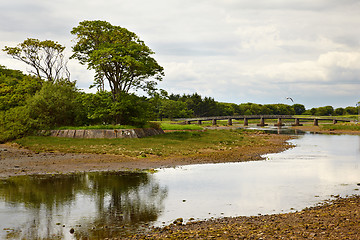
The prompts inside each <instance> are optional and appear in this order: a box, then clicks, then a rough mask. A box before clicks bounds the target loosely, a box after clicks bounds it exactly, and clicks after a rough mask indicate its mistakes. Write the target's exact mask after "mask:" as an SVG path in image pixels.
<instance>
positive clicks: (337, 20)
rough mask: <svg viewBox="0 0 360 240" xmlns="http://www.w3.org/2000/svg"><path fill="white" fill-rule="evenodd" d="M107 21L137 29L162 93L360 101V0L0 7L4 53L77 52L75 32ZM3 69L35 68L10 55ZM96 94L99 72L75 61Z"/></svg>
mask: <svg viewBox="0 0 360 240" xmlns="http://www.w3.org/2000/svg"><path fill="white" fill-rule="evenodd" d="M83 20H105V21H108V22H110V23H111V24H112V25H118V26H121V27H125V28H127V29H128V30H130V31H132V32H135V33H136V34H137V35H138V36H139V37H140V39H142V40H143V41H144V42H145V44H146V45H147V46H149V47H150V48H151V49H152V50H153V51H155V55H154V57H155V59H156V60H157V61H158V63H159V64H160V65H161V66H163V67H164V69H165V77H164V79H163V81H162V82H161V83H160V84H159V87H161V88H163V89H165V90H167V91H168V92H169V93H179V94H183V93H186V94H191V93H195V92H197V93H199V94H200V95H202V96H209V97H213V98H214V99H215V100H217V101H221V102H232V103H237V104H238V103H246V102H254V103H261V104H269V103H286V104H292V102H290V100H287V99H286V97H291V98H293V99H294V101H295V103H300V104H304V105H305V106H306V108H311V107H319V106H325V105H331V106H334V107H346V106H355V104H356V103H357V102H358V101H360V31H359V24H360V1H359V0H256V1H254V0H206V1H205V0H196V1H194V0H152V1H149V0H104V1H99V0H96V1H95V0H86V1H85V0H76V1H75V0H62V1H61V0H51V1H46V0H31V1H29V0H12V1H2V3H1V14H0V36H1V38H0V48H1V49H3V48H4V46H10V47H14V46H16V45H17V44H19V43H21V42H23V41H24V40H25V39H26V38H37V39H39V40H46V39H50V40H54V41H57V42H59V43H60V44H62V45H65V46H66V48H67V50H66V51H67V52H66V55H67V56H68V57H69V56H70V55H71V47H72V46H73V45H74V43H73V42H72V40H73V39H74V38H75V37H74V36H73V35H71V34H70V31H71V29H72V28H73V27H75V26H77V25H78V23H79V22H81V21H83ZM0 64H1V65H4V66H6V67H7V68H10V69H19V70H22V71H24V72H26V70H27V69H28V67H27V66H26V65H25V64H23V63H21V62H19V61H16V60H13V59H12V58H11V57H9V56H7V55H6V54H5V52H3V51H1V53H0ZM69 68H70V71H71V74H72V75H71V77H72V80H77V85H78V87H80V88H82V89H84V90H85V91H89V90H88V87H89V86H90V84H91V83H92V81H93V73H92V72H91V71H88V70H87V69H86V67H85V66H82V65H80V64H78V62H77V60H70V62H69Z"/></svg>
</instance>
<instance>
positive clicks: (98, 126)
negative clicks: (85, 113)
mask: <svg viewBox="0 0 360 240" xmlns="http://www.w3.org/2000/svg"><path fill="white" fill-rule="evenodd" d="M134 128H136V127H134V126H130V125H92V126H77V127H73V126H63V127H58V128H55V130H89V129H134Z"/></svg>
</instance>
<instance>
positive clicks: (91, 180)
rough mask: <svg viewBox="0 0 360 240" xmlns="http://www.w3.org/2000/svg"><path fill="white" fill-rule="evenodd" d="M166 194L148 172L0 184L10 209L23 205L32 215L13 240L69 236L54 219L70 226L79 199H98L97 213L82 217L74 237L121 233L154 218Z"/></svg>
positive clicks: (0, 192) (13, 233) (16, 179)
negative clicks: (73, 206) (72, 211)
mask: <svg viewBox="0 0 360 240" xmlns="http://www.w3.org/2000/svg"><path fill="white" fill-rule="evenodd" d="M166 194H167V190H166V189H164V188H161V187H160V186H159V184H158V183H156V182H154V181H153V180H152V178H151V175H150V174H147V173H123V172H122V173H89V174H74V175H55V176H42V177H14V178H9V179H7V180H4V181H2V182H0V199H2V200H3V201H4V202H6V204H7V206H8V207H9V208H11V207H22V206H24V207H25V208H26V210H27V211H28V214H29V215H30V216H31V219H30V220H27V221H26V223H25V224H24V225H21V226H12V228H13V229H14V231H11V232H10V233H9V234H8V236H7V237H9V238H26V239H41V238H51V239H54V238H62V237H63V236H64V234H66V235H67V234H69V233H68V229H66V228H63V227H62V226H59V225H57V223H56V222H55V221H61V222H62V224H66V221H67V220H66V219H67V217H69V216H71V215H72V213H71V207H72V206H71V205H72V204H73V203H74V202H75V200H76V197H77V196H80V195H81V196H85V197H86V198H88V199H95V203H96V208H97V209H96V216H95V217H93V218H92V219H88V218H86V215H85V214H86V213H82V214H83V215H85V218H84V219H83V220H82V221H83V222H79V224H81V225H82V227H81V228H78V229H76V228H75V229H76V232H75V233H77V234H76V236H79V235H81V236H83V237H86V236H87V235H90V236H89V237H91V238H95V237H96V236H98V237H100V235H101V236H104V237H105V235H109V234H111V232H114V233H116V234H118V233H119V231H120V230H121V231H120V232H122V231H123V230H122V227H123V226H126V228H128V227H129V226H138V225H139V224H141V223H148V222H151V221H154V220H156V219H157V217H158V214H159V213H160V212H161V209H162V208H163V206H162V202H163V200H164V199H165V197H166ZM89 201H90V202H91V200H89ZM59 216H60V218H61V217H62V220H59ZM79 220H80V219H79ZM73 227H75V226H73ZM93 228H94V229H93ZM116 229H117V230H116ZM105 230H106V231H105Z"/></svg>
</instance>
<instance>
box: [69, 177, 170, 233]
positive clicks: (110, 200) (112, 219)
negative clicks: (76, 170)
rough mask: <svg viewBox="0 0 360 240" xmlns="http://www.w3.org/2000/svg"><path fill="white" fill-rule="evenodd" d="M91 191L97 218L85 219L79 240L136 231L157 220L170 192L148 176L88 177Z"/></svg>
mask: <svg viewBox="0 0 360 240" xmlns="http://www.w3.org/2000/svg"><path fill="white" fill-rule="evenodd" d="M88 180H89V184H88V186H89V188H88V190H89V191H92V195H94V196H96V207H97V208H98V209H97V212H98V215H97V216H96V218H95V219H92V220H90V221H89V220H87V221H86V220H85V221H84V222H83V223H82V225H86V227H85V229H82V230H83V231H81V229H79V230H80V231H77V234H76V236H77V237H78V238H84V237H90V238H91V239H93V238H100V239H102V238H105V237H111V235H114V236H118V235H119V234H120V235H121V234H122V233H124V232H127V230H129V231H133V230H134V229H137V228H138V227H140V226H141V224H146V223H150V222H152V221H156V219H157V218H158V215H159V213H160V212H161V209H163V204H162V203H163V200H164V199H165V197H166V195H167V190H166V189H165V188H161V187H160V186H159V184H158V183H157V182H154V181H153V180H152V178H151V175H149V174H146V173H142V174H139V173H136V174H134V173H126V174H124V173H121V174H116V173H106V174H102V175H99V174H88Z"/></svg>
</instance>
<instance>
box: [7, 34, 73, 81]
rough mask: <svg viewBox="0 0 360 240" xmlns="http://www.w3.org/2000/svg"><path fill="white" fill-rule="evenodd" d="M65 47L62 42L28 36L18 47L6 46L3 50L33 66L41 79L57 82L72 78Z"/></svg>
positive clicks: (34, 72)
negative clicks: (65, 55)
mask: <svg viewBox="0 0 360 240" xmlns="http://www.w3.org/2000/svg"><path fill="white" fill-rule="evenodd" d="M64 50H65V47H64V46H62V45H61V44H59V43H57V42H54V41H51V40H45V41H40V40H38V39H33V38H28V39H26V40H25V41H24V42H23V43H20V44H19V45H18V46H17V47H7V46H6V47H5V48H4V49H3V51H5V52H6V53H7V54H9V55H10V56H12V57H13V58H14V59H17V60H20V61H22V62H24V63H26V64H28V65H30V66H31V67H33V68H34V71H31V73H32V74H35V75H36V76H37V77H38V78H39V79H46V80H47V81H49V82H56V81H58V80H60V79H62V78H64V77H66V79H68V80H69V79H70V72H69V70H68V68H67V66H66V65H67V61H66V60H65V58H64V54H63V52H64Z"/></svg>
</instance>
